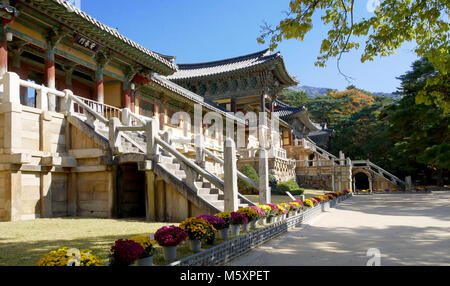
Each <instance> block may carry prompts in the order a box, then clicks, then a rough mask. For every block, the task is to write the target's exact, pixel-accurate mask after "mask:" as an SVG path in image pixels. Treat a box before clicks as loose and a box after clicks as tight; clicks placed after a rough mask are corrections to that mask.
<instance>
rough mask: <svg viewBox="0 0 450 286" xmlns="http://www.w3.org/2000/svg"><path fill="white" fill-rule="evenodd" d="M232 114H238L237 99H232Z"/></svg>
mask: <svg viewBox="0 0 450 286" xmlns="http://www.w3.org/2000/svg"><path fill="white" fill-rule="evenodd" d="M231 112H233V113H236V112H237V104H236V98H235V97H232V98H231Z"/></svg>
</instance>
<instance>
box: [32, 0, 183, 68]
mask: <svg viewBox="0 0 450 286" xmlns="http://www.w3.org/2000/svg"><path fill="white" fill-rule="evenodd" d="M47 1H49V2H54V3H57V4H59V5H61V6H63V7H64V8H65V10H67V11H68V12H72V13H74V14H75V15H78V16H79V17H81V18H82V19H83V20H85V21H87V22H89V23H90V24H92V25H95V26H96V27H97V28H98V29H100V30H101V31H103V32H106V33H108V34H110V35H112V36H114V37H115V38H117V39H119V40H120V41H122V42H123V43H125V44H127V45H129V46H131V47H133V48H135V49H137V50H139V51H140V52H142V53H144V54H145V55H147V56H149V57H151V58H153V59H155V60H157V61H159V62H160V63H162V64H164V65H166V66H167V67H168V68H170V69H171V70H173V71H175V70H176V69H177V66H176V65H175V63H173V62H172V61H171V58H172V57H169V56H163V55H161V54H158V53H155V52H153V51H151V50H149V49H146V48H144V47H143V46H141V45H139V44H137V43H136V42H134V41H132V40H130V39H128V38H127V37H125V36H123V35H121V34H120V33H119V32H118V30H117V29H114V28H111V27H108V26H106V25H105V24H103V23H101V22H99V21H98V20H96V19H95V18H93V17H91V16H90V15H88V14H86V13H85V12H83V11H81V10H80V9H78V8H77V7H75V6H74V5H72V4H70V3H69V2H67V1H65V0H38V1H36V2H39V3H41V4H44V5H45V2H47Z"/></svg>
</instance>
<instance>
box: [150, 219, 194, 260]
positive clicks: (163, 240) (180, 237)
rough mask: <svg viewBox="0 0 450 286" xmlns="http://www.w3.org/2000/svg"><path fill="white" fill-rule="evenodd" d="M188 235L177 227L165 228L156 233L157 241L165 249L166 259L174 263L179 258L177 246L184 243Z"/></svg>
mask: <svg viewBox="0 0 450 286" xmlns="http://www.w3.org/2000/svg"><path fill="white" fill-rule="evenodd" d="M187 237H188V234H187V233H186V232H185V231H184V230H182V229H181V228H179V227H177V226H174V225H172V226H163V227H162V228H160V229H158V230H157V231H156V233H155V240H156V241H157V242H158V244H159V245H161V246H162V247H163V250H164V258H165V260H166V261H168V262H172V261H174V260H175V259H176V257H177V246H178V245H179V244H180V243H182V242H183V241H184V240H186V238H187Z"/></svg>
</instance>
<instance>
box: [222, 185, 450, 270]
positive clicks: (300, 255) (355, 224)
mask: <svg viewBox="0 0 450 286" xmlns="http://www.w3.org/2000/svg"><path fill="white" fill-rule="evenodd" d="M371 248H376V249H379V251H380V253H381V259H380V260H381V265H383V266H388V265H450V192H435V193H433V194H407V195H400V194H399V195H375V196H356V197H354V198H353V199H351V200H349V201H346V202H344V203H342V204H340V205H339V206H338V208H335V209H331V210H330V211H329V212H327V213H323V214H321V215H319V216H318V217H317V218H315V219H314V220H313V221H312V222H311V223H309V224H307V225H303V226H302V227H300V228H296V229H294V230H292V231H290V232H288V233H287V234H284V235H282V236H280V237H278V238H277V239H275V240H272V241H270V242H269V243H267V244H265V245H263V246H261V247H259V248H256V249H255V250H253V251H251V252H250V253H248V254H247V255H244V256H242V257H240V258H238V259H236V260H234V261H232V262H231V263H230V264H229V265H232V266H241V265H242V266H244V265H248V266H283V265H289V266H291V265H292V266H301V265H320V266H322V265H355V266H364V265H366V264H367V262H368V261H369V259H371V258H373V257H374V256H373V255H371V256H370V257H368V256H367V251H368V250H369V249H371Z"/></svg>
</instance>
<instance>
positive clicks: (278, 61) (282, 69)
mask: <svg viewBox="0 0 450 286" xmlns="http://www.w3.org/2000/svg"><path fill="white" fill-rule="evenodd" d="M271 64H274V65H275V69H274V74H275V75H276V76H277V77H278V79H279V80H280V81H281V84H282V86H283V87H288V86H292V85H297V84H298V81H297V80H296V79H295V78H294V77H292V76H291V75H290V74H289V73H288V72H287V70H286V66H285V64H284V59H283V57H282V56H281V54H280V53H279V52H277V53H275V54H270V50H269V49H266V50H263V51H259V52H256V53H252V54H248V55H244V56H240V57H234V58H229V59H223V60H218V61H212V62H203V63H193V64H178V71H177V72H175V73H174V74H173V75H170V76H168V79H170V80H173V81H183V82H184V81H190V80H198V79H206V78H222V77H226V76H229V75H230V74H233V75H234V74H239V73H244V72H248V71H252V70H255V69H258V68H262V67H264V66H267V65H271Z"/></svg>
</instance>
